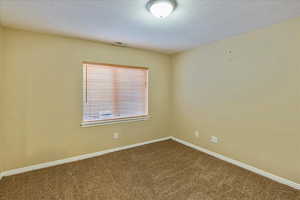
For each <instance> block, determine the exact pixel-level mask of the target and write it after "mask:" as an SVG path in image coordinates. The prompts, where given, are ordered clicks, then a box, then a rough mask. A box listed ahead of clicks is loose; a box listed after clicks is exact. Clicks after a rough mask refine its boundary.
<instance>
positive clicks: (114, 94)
mask: <svg viewBox="0 0 300 200" xmlns="http://www.w3.org/2000/svg"><path fill="white" fill-rule="evenodd" d="M147 115H148V69H147V68H141V67H130V66H117V65H109V64H93V63H84V64H83V123H89V122H104V121H105V122H111V121H116V120H129V119H132V118H133V119H134V118H138V117H145V116H147Z"/></svg>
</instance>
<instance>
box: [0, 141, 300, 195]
mask: <svg viewBox="0 0 300 200" xmlns="http://www.w3.org/2000/svg"><path fill="white" fill-rule="evenodd" d="M168 139H172V140H174V141H176V142H179V143H181V144H183V145H186V146H189V147H191V148H193V149H196V150H198V151H201V152H204V153H206V154H208V155H211V156H214V157H216V158H218V159H220V160H224V161H226V162H229V163H231V164H234V165H236V166H239V167H241V168H244V169H246V170H249V171H251V172H254V173H256V174H259V175H261V176H264V177H267V178H269V179H272V180H274V181H276V182H279V183H281V184H285V185H288V186H290V187H292V188H295V189H297V190H300V184H299V183H296V182H293V181H291V180H288V179H285V178H282V177H279V176H276V175H274V174H271V173H269V172H266V171H263V170H261V169H258V168H256V167H253V166H251V165H248V164H245V163H242V162H240V161H237V160H234V159H231V158H228V157H226V156H223V155H221V154H218V153H215V152H212V151H210V150H208V149H205V148H202V147H199V146H196V145H194V144H192V143H189V142H186V141H184V140H181V139H178V138H175V137H172V136H170V137H165V138H160V139H155V140H151V141H147V142H141V143H137V144H132V145H127V146H123V147H117V148H114V149H108V150H104V151H99V152H95V153H90V154H84V155H80V156H75V157H70V158H66V159H62V160H56V161H52V162H47V163H41V164H37V165H32V166H28V167H23V168H18V169H12V170H8V171H4V172H2V173H0V180H1V178H2V177H4V176H12V175H16V174H21V173H25V172H29V171H34V170H38V169H43V168H47V167H52V166H56V165H61V164H65V163H70V162H74V161H79V160H84V159H88V158H93V157H97V156H100V155H104V154H108V153H112V152H116V151H121V150H125V149H130V148H134V147H138V146H142V145H145V144H151V143H155V142H160V141H165V140H168Z"/></svg>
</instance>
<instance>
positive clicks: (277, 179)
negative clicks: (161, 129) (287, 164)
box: [171, 136, 300, 190]
mask: <svg viewBox="0 0 300 200" xmlns="http://www.w3.org/2000/svg"><path fill="white" fill-rule="evenodd" d="M171 139H172V140H174V141H176V142H179V143H181V144H183V145H185V146H188V147H191V148H193V149H195V150H198V151H201V152H203V153H206V154H208V155H210V156H213V157H215V158H218V159H220V160H223V161H226V162H228V163H231V164H233V165H236V166H238V167H241V168H243V169H246V170H248V171H251V172H253V173H255V174H258V175H261V176H264V177H266V178H269V179H271V180H273V181H275V182H278V183H281V184H284V185H287V186H290V187H292V188H294V189H296V190H300V184H299V183H296V182H294V181H291V180H289V179H286V178H283V177H280V176H277V175H274V174H272V173H269V172H266V171H264V170H262V169H258V168H256V167H253V166H251V165H249V164H246V163H243V162H241V161H237V160H234V159H232V158H229V157H226V156H224V155H222V154H219V153H216V152H213V151H210V150H208V149H205V148H202V147H200V146H197V145H195V144H192V143H190V142H187V141H184V140H181V139H178V138H176V137H173V136H171Z"/></svg>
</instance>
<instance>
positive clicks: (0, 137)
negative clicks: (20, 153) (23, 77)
mask: <svg viewBox="0 0 300 200" xmlns="http://www.w3.org/2000/svg"><path fill="white" fill-rule="evenodd" d="M3 77H4V30H3V28H2V26H1V24H0V172H1V171H2V170H3V168H4V165H3V160H4V159H3V156H4V148H3V147H4V145H3V144H4V134H3V130H2V127H3V124H2V122H3V117H4V113H3V112H2V110H3V107H2V106H3V103H2V98H1V97H2V95H3V87H2V86H3Z"/></svg>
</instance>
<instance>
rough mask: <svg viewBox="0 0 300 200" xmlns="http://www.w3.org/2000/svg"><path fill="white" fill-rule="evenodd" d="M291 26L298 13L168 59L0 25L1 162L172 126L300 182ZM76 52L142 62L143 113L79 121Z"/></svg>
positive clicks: (93, 146) (47, 157)
mask: <svg viewBox="0 0 300 200" xmlns="http://www.w3.org/2000/svg"><path fill="white" fill-rule="evenodd" d="M299 35H300V19H297V20H290V21H288V22H286V23H283V24H280V25H274V26H272V27H270V28H267V29H263V30H259V31H255V32H252V33H248V34H243V35H241V36H238V37H233V38H230V39H227V40H223V41H220V42H215V43H213V44H209V45H204V46H201V47H200V48H197V49H194V50H191V51H187V52H185V53H181V54H177V55H175V56H173V57H172V63H170V61H171V60H170V57H169V56H166V55H162V54H158V53H154V52H150V51H144V50H138V49H131V48H120V47H113V46H110V45H106V44H102V43H97V42H92V41H84V40H79V39H72V38H65V37H59V36H51V35H47V34H39V33H31V32H25V31H18V30H13V29H8V28H6V29H5V30H4V36H5V43H4V48H5V55H4V58H3V53H1V55H0V63H1V60H4V63H1V68H0V70H2V71H0V75H1V73H2V77H4V79H3V80H2V81H3V82H2V84H1V85H3V86H4V88H3V91H1V94H3V95H1V98H0V101H2V102H1V104H0V105H1V106H2V107H1V115H0V117H1V116H5V118H3V119H1V122H2V126H0V133H1V135H0V136H1V138H0V142H1V144H0V156H2V157H0V160H1V161H0V171H1V166H2V170H8V169H14V168H18V167H24V166H28V165H32V164H37V163H42V162H47V161H53V160H57V159H63V158H66V157H70V156H76V155H80V154H84V153H91V152H96V151H101V150H104V149H108V148H113V147H117V146H124V145H128V144H133V143H137V142H142V141H146V140H151V139H155V138H160V137H164V136H169V135H174V136H176V137H179V138H181V139H184V140H187V141H189V142H192V143H194V144H197V145H200V146H202V147H205V148H208V149H210V150H212V151H216V152H218V153H221V154H224V155H226V156H228V157H231V158H234V159H237V160H240V161H243V162H246V163H248V164H250V165H253V166H256V167H258V168H260V169H263V170H265V171H268V172H271V173H274V174H276V175H279V176H282V177H286V178H288V179H291V180H294V181H296V182H300V174H299V169H300V160H299V159H298V157H299V155H298V154H299V153H298V152H300V147H299V141H300V135H299V130H300V123H299V120H300V112H299V111H300V90H299V89H300V88H299V87H300V79H299V75H300V59H298V57H299V52H300V37H299ZM1 36H3V33H2V29H0V51H3V49H1V43H3V41H2V40H1ZM2 46H3V45H2ZM1 56H2V57H1ZM81 61H93V62H106V63H113V64H123V65H136V66H148V67H149V68H150V113H151V115H152V117H151V119H150V120H148V121H143V122H133V123H123V124H116V125H106V126H98V127H91V128H80V127H79V123H80V120H81V99H82V98H81V68H82V66H81V64H80V63H81ZM171 64H172V66H171ZM4 66H5V68H4ZM172 68H173V69H172ZM170 72H173V73H172V74H170ZM3 74H4V76H3ZM0 78H1V77H0ZM0 80H1V79H0ZM171 85H172V88H173V90H170V88H171ZM0 89H1V88H0ZM171 92H172V93H173V94H171ZM172 97H173V98H172ZM171 99H173V101H171ZM171 103H173V105H171V106H172V107H171V108H172V110H171V109H169V105H170V104H171ZM170 111H172V112H170ZM170 114H171V115H172V116H174V117H173V121H172V122H170V120H169V119H170ZM170 123H172V126H170V125H171V124H170ZM170 127H172V128H170ZM195 130H199V132H200V137H199V138H195V137H194V131H195ZM113 132H119V133H120V135H121V138H120V139H119V140H113V139H112V133H113ZM212 135H214V136H218V137H219V138H220V143H219V144H211V143H209V137H210V136H212ZM1 152H2V155H1Z"/></svg>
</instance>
